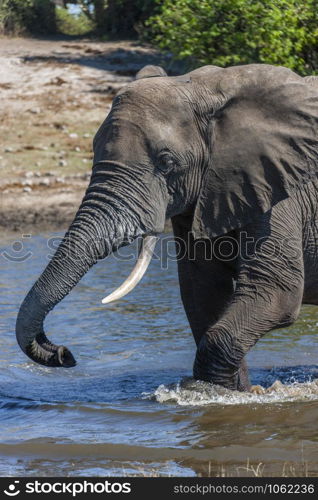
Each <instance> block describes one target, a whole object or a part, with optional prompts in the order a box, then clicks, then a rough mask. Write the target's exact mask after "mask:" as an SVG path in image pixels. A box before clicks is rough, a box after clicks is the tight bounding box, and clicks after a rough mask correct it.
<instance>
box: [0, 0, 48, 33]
mask: <svg viewBox="0 0 318 500" xmlns="http://www.w3.org/2000/svg"><path fill="white" fill-rule="evenodd" d="M0 31H1V32H2V33H3V34H8V35H19V34H24V33H34V34H51V33H56V23H55V5H54V4H53V2H51V0H1V4H0Z"/></svg>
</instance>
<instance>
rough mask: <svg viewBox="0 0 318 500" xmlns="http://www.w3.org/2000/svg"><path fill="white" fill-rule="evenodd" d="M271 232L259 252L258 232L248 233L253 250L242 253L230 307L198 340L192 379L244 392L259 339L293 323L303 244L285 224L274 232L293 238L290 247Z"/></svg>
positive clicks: (298, 304) (300, 286) (298, 303)
mask: <svg viewBox="0 0 318 500" xmlns="http://www.w3.org/2000/svg"><path fill="white" fill-rule="evenodd" d="M272 222H273V221H272ZM286 225H287V227H286ZM273 227H274V228H275V226H273ZM273 227H272V226H271V227H270V229H271V230H270V231H268V233H267V236H265V237H264V236H263V237H262V242H261V246H260V247H259V246H258V241H259V240H258V237H259V232H261V233H262V234H264V231H261V229H262V228H257V227H256V230H255V228H254V227H253V226H251V227H250V228H249V229H250V231H249V232H247V233H246V234H247V236H249V237H252V238H253V240H254V242H256V244H255V245H256V246H255V248H254V249H253V252H252V255H251V256H249V257H248V258H247V255H244V254H243V255H242V252H241V258H240V262H239V274H238V280H237V286H236V290H235V292H234V294H233V296H232V298H231V301H230V303H229V304H228V307H227V308H226V310H225V311H224V313H223V314H222V316H221V318H220V319H219V320H218V321H217V322H216V323H215V324H213V325H211V326H210V327H209V328H208V330H207V332H206V333H205V334H204V335H203V336H202V339H201V341H200V344H199V346H198V349H197V354H196V359H195V363H194V377H195V378H198V379H201V380H207V381H211V382H213V383H216V384H219V385H222V386H225V387H227V388H230V389H239V390H246V389H248V387H247V386H246V381H245V380H243V379H244V374H243V376H242V370H241V367H242V360H243V359H244V356H245V355H246V353H247V352H248V351H249V350H250V349H251V348H252V347H253V346H254V345H255V343H256V342H257V341H258V339H259V338H261V337H262V335H264V334H265V333H267V332H269V331H270V330H272V329H275V328H282V327H285V326H289V325H290V324H292V323H293V322H294V321H295V319H296V318H297V316H298V314H299V310H300V307H301V303H302V298H303V290H304V269H303V258H302V240H301V238H300V237H299V235H298V239H297V228H295V227H293V226H291V227H288V220H286V221H285V224H280V225H279V226H278V227H279V230H280V231H283V232H284V231H285V230H287V234H292V235H293V236H294V238H293V245H291V244H290V241H289V240H288V239H287V240H284V239H283V238H282V236H283V235H282V233H280V232H276V231H275V229H273ZM258 229H260V231H258ZM291 230H292V231H293V232H291ZM295 237H296V239H295ZM277 242H279V245H278V247H277ZM273 248H274V249H275V253H274V254H273Z"/></svg>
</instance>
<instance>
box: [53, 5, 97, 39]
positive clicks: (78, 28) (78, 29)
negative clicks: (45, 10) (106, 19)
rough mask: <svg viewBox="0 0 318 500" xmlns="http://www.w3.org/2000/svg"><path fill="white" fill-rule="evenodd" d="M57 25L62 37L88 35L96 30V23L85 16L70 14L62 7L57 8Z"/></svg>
mask: <svg viewBox="0 0 318 500" xmlns="http://www.w3.org/2000/svg"><path fill="white" fill-rule="evenodd" d="M56 24H57V30H58V32H59V33H62V35H74V36H81V35H86V34H87V33H90V32H92V31H93V30H94V28H95V23H94V22H93V21H92V20H91V19H89V18H88V17H87V16H86V15H85V14H83V13H81V14H79V15H74V14H70V13H69V12H68V10H66V9H64V8H62V7H57V8H56Z"/></svg>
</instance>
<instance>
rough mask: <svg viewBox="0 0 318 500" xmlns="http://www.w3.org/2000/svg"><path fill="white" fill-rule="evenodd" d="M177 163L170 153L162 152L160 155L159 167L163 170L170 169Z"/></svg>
mask: <svg viewBox="0 0 318 500" xmlns="http://www.w3.org/2000/svg"><path fill="white" fill-rule="evenodd" d="M175 165H176V161H175V159H174V158H173V156H172V155H171V154H169V153H161V154H160V155H159V161H158V168H159V169H160V170H163V171H169V170H170V169H171V168H173V167H174V166H175Z"/></svg>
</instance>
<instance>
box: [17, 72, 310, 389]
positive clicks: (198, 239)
mask: <svg viewBox="0 0 318 500" xmlns="http://www.w3.org/2000/svg"><path fill="white" fill-rule="evenodd" d="M152 72H153V74H154V75H155V76H154V77H153V78H150V76H152ZM159 74H160V75H163V76H159V77H158V76H157V75H158V68H156V67H155V69H154V70H153V68H149V67H146V68H144V69H143V70H141V71H140V72H139V74H138V80H137V81H135V82H133V83H131V84H129V85H128V86H127V87H125V88H124V89H123V90H122V91H120V92H119V94H118V95H117V96H116V98H115V99H114V102H113V106H112V110H111V112H110V114H109V115H108V117H107V118H106V120H105V122H104V123H103V124H102V125H101V127H100V129H99V131H98V132H97V134H96V136H95V139H94V165H93V171H92V177H91V180H90V184H89V186H88V189H87V192H86V194H85V197H84V199H83V202H82V204H81V206H80V208H79V210H78V212H77V214H76V216H75V219H74V221H73V223H72V224H71V226H70V228H69V230H68V231H67V233H66V235H65V237H64V239H63V241H62V243H61V245H60V247H59V248H58V250H57V252H56V254H55V256H54V257H53V259H52V260H51V262H50V263H49V264H48V266H47V267H46V269H45V270H44V272H43V274H42V275H41V276H40V278H39V279H38V280H37V282H36V283H35V284H34V286H33V287H32V289H31V290H30V292H29V294H28V295H27V297H26V298H25V300H24V302H23V304H22V306H21V309H20V312H19V315H18V318H17V326H16V333H17V339H18V342H19V345H20V346H21V348H22V350H23V351H24V352H25V353H26V354H27V355H28V356H29V357H30V358H31V359H33V360H34V361H37V362H38V363H41V364H43V365H47V366H63V367H70V366H74V365H75V360H74V358H73V356H72V354H71V353H70V351H69V350H68V349H67V348H66V347H63V346H55V345H54V344H52V343H51V342H50V341H49V340H48V339H47V338H46V336H45V334H44V329H43V323H44V319H45V317H46V315H47V313H48V312H49V311H50V310H51V309H53V307H54V306H55V305H56V304H57V303H58V302H59V301H60V300H62V299H63V298H64V297H65V296H66V295H67V294H68V293H69V292H70V291H71V290H72V288H73V287H74V286H75V285H76V283H78V281H79V280H80V279H81V277H82V276H83V275H84V274H85V273H86V272H87V271H88V270H89V269H90V267H91V266H92V265H93V264H95V263H96V261H97V260H98V259H101V258H104V257H105V256H107V255H108V254H110V253H111V252H113V251H114V250H115V249H117V248H119V247H121V246H123V245H125V244H127V243H129V242H131V241H133V240H134V239H135V238H136V237H138V236H140V235H147V234H157V233H160V232H162V230H163V228H164V222H165V219H166V218H172V223H173V229H174V233H175V237H176V239H177V241H178V246H177V248H178V252H179V262H178V269H179V279H180V287H181V295H182V300H183V304H184V307H185V310H186V313H187V317H188V319H189V323H190V325H191V329H192V332H193V335H194V339H195V342H196V345H197V354H196V358H195V363H194V377H195V378H197V379H202V380H207V381H211V382H214V383H217V384H220V385H222V386H224V387H227V388H230V389H238V390H248V389H249V381H248V374H247V369H246V366H245V362H244V357H245V355H246V353H247V352H248V351H249V350H250V348H251V347H253V346H254V344H255V343H256V342H257V340H258V339H260V338H261V337H262V335H264V334H265V333H266V332H268V331H270V330H272V329H274V328H280V327H285V326H288V325H290V324H292V323H293V321H295V319H296V318H297V316H298V313H299V309H300V306H301V304H302V303H307V304H317V303H318V244H317V243H318V203H317V200H318V181H317V152H318V148H317V138H318V133H317V129H318V127H317V123H318V84H317V80H316V79H315V78H313V77H311V78H309V79H305V78H301V77H299V76H298V75H296V74H294V73H293V72H291V71H290V70H288V69H286V68H279V67H273V66H266V65H249V66H238V67H233V68H227V69H221V68H217V67H214V66H206V67H203V68H200V69H198V70H195V71H193V72H191V73H189V74H187V75H183V76H180V77H166V76H164V75H165V72H164V71H163V70H162V69H160V71H159ZM242 238H243V240H244V241H248V242H249V243H248V245H246V244H244V241H242ZM259 238H261V240H260V241H259V242H258V243H257V244H255V243H253V242H255V241H256V240H259ZM291 238H292V239H291ZM215 242H217V243H218V245H217V246H216V248H214V254H213V258H212V259H211V258H209V255H208V258H206V255H205V253H206V249H205V250H204V248H203V244H205V245H208V246H209V245H210V244H211V243H215ZM251 242H252V243H251ZM235 244H237V246H238V248H239V252H237V251H236V250H235ZM273 244H274V245H275V249H276V250H277V244H278V245H279V252H277V251H275V252H274V253H273ZM208 254H209V251H208ZM225 256H226V257H225ZM210 257H211V256H210ZM106 265H107V263H106ZM176 342H178V339H177V338H176Z"/></svg>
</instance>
